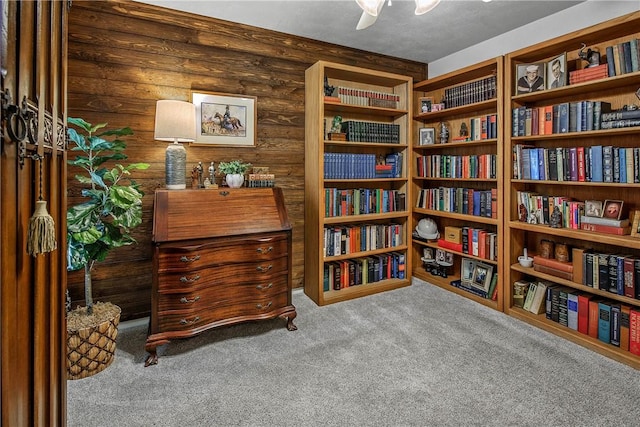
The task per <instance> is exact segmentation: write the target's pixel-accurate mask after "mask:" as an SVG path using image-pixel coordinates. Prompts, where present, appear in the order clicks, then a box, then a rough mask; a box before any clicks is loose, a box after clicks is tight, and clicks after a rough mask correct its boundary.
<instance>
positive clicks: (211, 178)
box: [209, 162, 216, 184]
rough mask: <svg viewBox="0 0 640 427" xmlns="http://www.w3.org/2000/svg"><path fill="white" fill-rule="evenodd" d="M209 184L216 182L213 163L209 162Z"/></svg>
mask: <svg viewBox="0 0 640 427" xmlns="http://www.w3.org/2000/svg"><path fill="white" fill-rule="evenodd" d="M209 182H210V183H211V184H213V183H214V182H216V167H215V165H214V164H213V162H211V164H210V165H209Z"/></svg>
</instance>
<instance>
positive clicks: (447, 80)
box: [411, 57, 504, 310]
mask: <svg viewBox="0 0 640 427" xmlns="http://www.w3.org/2000/svg"><path fill="white" fill-rule="evenodd" d="M502 74H503V57H498V58H495V59H491V60H488V61H484V62H481V63H478V64H475V65H472V66H469V67H466V68H463V69H460V70H457V71H455V72H451V73H448V74H445V75H442V76H439V77H436V78H433V79H427V80H424V81H422V82H418V83H415V84H414V87H413V90H414V107H413V114H414V116H413V120H414V131H413V143H412V159H411V161H412V170H413V174H412V187H413V188H412V194H413V199H412V202H411V204H412V230H411V231H412V243H411V254H412V256H411V258H412V263H413V270H412V272H413V275H414V276H415V277H418V278H420V279H423V280H425V281H427V282H429V283H431V284H434V285H436V286H439V287H441V288H443V289H446V290H449V291H452V292H455V293H457V294H459V295H462V296H464V297H467V298H470V299H473V300H475V301H477V302H479V303H481V304H484V305H486V306H489V307H491V308H494V309H496V310H502V306H503V292H502V278H501V276H502V271H501V269H502V262H501V260H502V256H503V253H502V248H503V244H502V241H503V232H502V211H503V201H502V189H501V183H502V164H503V162H502V155H503V154H502V152H503V150H502V138H503V128H504V126H503V123H502V121H503V119H502V111H503V104H502V100H503V99H504V98H503V88H502V81H503V76H502ZM443 126H444V128H443ZM425 218H429V219H431V220H433V221H434V222H435V224H436V226H437V229H438V232H439V237H438V238H435V239H428V238H427V239H425V238H423V237H424V236H422V237H421V236H420V235H419V234H418V233H417V232H416V230H415V228H416V227H417V226H418V224H419V223H420V220H422V219H425ZM442 257H444V259H446V260H448V261H445V262H440V261H441V260H439V259H438V258H442ZM449 264H452V265H449ZM486 272H488V273H489V275H490V276H495V277H493V279H494V280H491V277H489V278H486V277H485V276H484V274H485V273H486ZM474 279H476V280H474ZM485 284H486V286H485Z"/></svg>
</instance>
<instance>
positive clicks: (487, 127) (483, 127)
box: [454, 114, 498, 141]
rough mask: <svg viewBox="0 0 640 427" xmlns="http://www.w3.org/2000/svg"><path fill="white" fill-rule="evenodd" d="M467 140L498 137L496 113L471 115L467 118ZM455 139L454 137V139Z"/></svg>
mask: <svg viewBox="0 0 640 427" xmlns="http://www.w3.org/2000/svg"><path fill="white" fill-rule="evenodd" d="M469 125H470V128H471V129H470V131H469V138H468V140H469V141H482V140H485V139H493V138H497V137H498V115H497V114H488V115H486V116H480V117H473V118H471V119H470V120H469ZM455 140H456V139H455V138H454V141H455Z"/></svg>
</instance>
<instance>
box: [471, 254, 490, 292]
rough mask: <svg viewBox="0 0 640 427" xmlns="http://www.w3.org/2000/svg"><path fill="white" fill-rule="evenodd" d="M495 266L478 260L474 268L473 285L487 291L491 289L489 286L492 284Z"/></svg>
mask: <svg viewBox="0 0 640 427" xmlns="http://www.w3.org/2000/svg"><path fill="white" fill-rule="evenodd" d="M493 268H494V266H493V265H491V264H486V263H484V262H480V261H478V262H476V265H475V267H474V269H473V278H472V279H471V286H473V287H474V288H477V289H480V290H481V291H484V292H487V291H488V290H489V286H490V285H491V279H492V278H493Z"/></svg>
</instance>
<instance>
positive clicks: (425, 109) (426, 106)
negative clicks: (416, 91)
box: [419, 96, 433, 114]
mask: <svg viewBox="0 0 640 427" xmlns="http://www.w3.org/2000/svg"><path fill="white" fill-rule="evenodd" d="M419 101H420V114H422V113H430V112H431V105H432V104H433V96H422V97H420V98H419Z"/></svg>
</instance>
